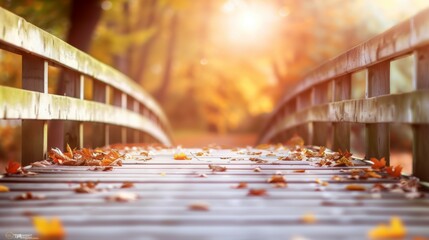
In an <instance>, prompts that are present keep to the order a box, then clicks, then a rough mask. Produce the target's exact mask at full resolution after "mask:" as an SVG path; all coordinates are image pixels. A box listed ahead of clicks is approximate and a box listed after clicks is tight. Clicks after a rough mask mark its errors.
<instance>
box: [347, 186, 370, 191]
mask: <svg viewBox="0 0 429 240" xmlns="http://www.w3.org/2000/svg"><path fill="white" fill-rule="evenodd" d="M346 190H349V191H365V190H366V188H365V186H363V185H359V184H349V185H347V186H346Z"/></svg>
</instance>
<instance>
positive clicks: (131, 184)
mask: <svg viewBox="0 0 429 240" xmlns="http://www.w3.org/2000/svg"><path fill="white" fill-rule="evenodd" d="M133 187H134V183H132V182H123V183H122V185H121V188H133Z"/></svg>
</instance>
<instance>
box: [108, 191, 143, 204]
mask: <svg viewBox="0 0 429 240" xmlns="http://www.w3.org/2000/svg"><path fill="white" fill-rule="evenodd" d="M138 198H139V196H138V195H137V193H133V192H119V193H116V194H114V195H111V196H107V197H106V200H107V201H110V202H131V201H135V200H137V199H138Z"/></svg>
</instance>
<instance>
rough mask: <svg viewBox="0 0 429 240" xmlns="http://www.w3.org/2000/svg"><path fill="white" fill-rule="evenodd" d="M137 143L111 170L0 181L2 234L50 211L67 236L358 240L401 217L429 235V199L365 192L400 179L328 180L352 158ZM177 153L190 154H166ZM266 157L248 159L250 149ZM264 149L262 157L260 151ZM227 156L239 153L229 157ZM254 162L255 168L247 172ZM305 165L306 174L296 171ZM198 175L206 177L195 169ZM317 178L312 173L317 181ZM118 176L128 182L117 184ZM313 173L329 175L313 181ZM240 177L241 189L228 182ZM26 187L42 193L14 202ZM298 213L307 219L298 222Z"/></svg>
mask: <svg viewBox="0 0 429 240" xmlns="http://www.w3.org/2000/svg"><path fill="white" fill-rule="evenodd" d="M142 151H143V150H142V149H139V148H136V149H134V150H131V151H127V158H126V159H125V160H124V165H123V166H122V167H114V168H113V170H112V171H110V172H94V171H88V168H89V167H88V166H76V167H71V166H58V165H52V166H47V167H33V168H31V171H34V172H37V173H38V175H35V176H29V177H19V176H7V177H2V178H0V184H2V185H6V186H8V187H9V188H10V189H11V191H10V192H6V193H2V194H0V234H5V233H6V232H14V233H23V234H34V233H35V232H34V229H33V227H32V222H31V218H30V217H28V216H29V215H39V216H57V217H58V218H59V219H60V220H61V222H62V223H63V225H64V227H65V230H66V234H67V235H66V236H67V239H118V238H121V239H145V238H148V239H255V237H256V238H258V239H263V238H278V239H285V238H287V239H290V238H293V237H296V236H301V237H304V238H306V239H366V237H367V233H368V231H369V230H370V229H372V228H374V227H375V226H377V225H378V224H379V223H382V222H383V223H387V222H388V221H389V220H390V218H391V216H399V217H400V218H401V219H402V221H403V222H404V224H405V225H406V228H407V237H414V236H422V237H429V229H428V228H427V225H428V224H429V221H428V219H427V217H426V216H427V214H428V213H429V208H428V206H429V198H428V197H424V198H421V199H414V200H413V199H407V198H405V197H404V194H403V193H398V192H396V193H395V192H381V193H380V196H379V197H380V198H378V197H376V198H374V197H372V194H373V193H372V192H371V190H370V189H371V188H372V186H373V185H374V183H389V184H392V183H398V182H399V179H389V178H382V179H368V180H362V179H361V180H344V181H334V180H332V179H331V178H332V176H334V175H337V176H341V177H344V178H347V176H348V175H349V174H350V173H349V172H347V170H350V169H355V168H358V169H366V168H370V166H369V165H368V164H367V163H366V162H362V161H360V160H355V161H354V162H355V164H356V165H357V166H355V167H317V166H314V165H313V164H311V162H308V161H298V160H294V161H278V159H277V156H285V155H287V154H289V150H287V149H284V150H278V151H276V152H275V154H276V155H277V156H270V155H268V154H269V153H271V151H270V150H259V149H251V148H247V149H246V148H243V149H239V151H231V150H228V149H211V150H210V153H209V154H207V155H206V156H199V157H198V156H196V153H197V152H201V151H202V150H201V149H177V148H171V149H161V150H156V149H151V150H150V151H149V155H150V157H152V159H150V160H143V159H144V156H142V155H141V154H140V153H141V152H142ZM177 152H184V153H186V154H187V155H188V156H191V157H192V159H191V160H182V161H179V160H173V155H174V154H175V153H177ZM248 152H250V153H251V152H261V155H259V156H258V157H259V158H261V159H262V160H266V161H267V162H265V163H255V162H252V161H250V160H249V159H250V158H251V157H254V156H255V155H251V154H248ZM267 155H268V156H267ZM235 158H240V159H237V160H233V159H235ZM208 164H219V165H222V166H226V167H227V170H226V171H225V172H212V170H211V169H209V167H208ZM256 166H259V167H260V168H261V171H260V172H255V171H253V169H254V167H256ZM297 169H303V170H305V172H295V171H294V170H297ZM279 172H281V174H283V176H284V177H285V178H286V180H287V187H285V188H275V187H274V186H273V185H272V184H270V183H268V182H267V179H268V178H270V177H271V176H272V175H273V174H280V173H279ZM201 174H204V176H205V177H200V175H201ZM317 179H318V180H317ZM85 181H98V182H99V184H98V185H97V188H99V189H104V190H103V191H99V192H96V193H91V194H78V193H75V192H74V188H76V187H77V186H78V183H80V182H85ZM124 181H132V182H134V187H133V188H129V189H120V188H119V186H120V185H121V184H122V183H123V182H124ZM318 181H327V182H329V184H327V185H326V186H324V187H322V188H321V187H320V185H319V184H318V183H317V182H318ZM238 182H247V183H248V188H244V189H234V188H232V186H233V185H236V184H237V183H238ZM351 183H353V184H361V185H362V186H364V187H365V188H367V190H366V191H359V192H350V191H347V190H345V186H346V185H347V184H351ZM249 188H264V189H266V190H267V191H268V194H267V195H266V196H260V197H256V196H254V197H252V196H248V191H249ZM28 191H31V192H32V193H33V194H43V195H44V196H45V199H42V200H33V201H15V200H12V199H13V198H14V197H16V196H17V195H19V194H22V193H25V192H28ZM118 192H128V193H136V194H138V195H139V196H140V198H139V199H137V200H136V201H133V202H122V203H118V202H108V201H106V200H105V198H106V197H107V196H111V195H113V194H116V193H118ZM195 202H203V203H206V204H207V205H208V206H209V210H208V211H191V210H189V205H190V204H192V203H195ZM306 214H311V215H312V216H314V218H315V222H314V223H305V222H304V221H303V220H302V219H303V216H304V215H306Z"/></svg>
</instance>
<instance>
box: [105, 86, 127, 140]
mask: <svg viewBox="0 0 429 240" xmlns="http://www.w3.org/2000/svg"><path fill="white" fill-rule="evenodd" d="M112 93H113V106H115V107H119V108H122V109H123V108H124V104H125V109H126V107H127V105H126V97H127V96H126V95H125V94H123V93H121V92H120V91H118V90H117V89H112ZM124 95H125V97H124ZM124 99H125V100H124ZM124 130H125V133H124ZM109 135H110V136H109V143H110V144H116V143H124V142H125V139H126V138H124V137H126V128H123V127H121V126H116V125H110V126H109Z"/></svg>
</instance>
